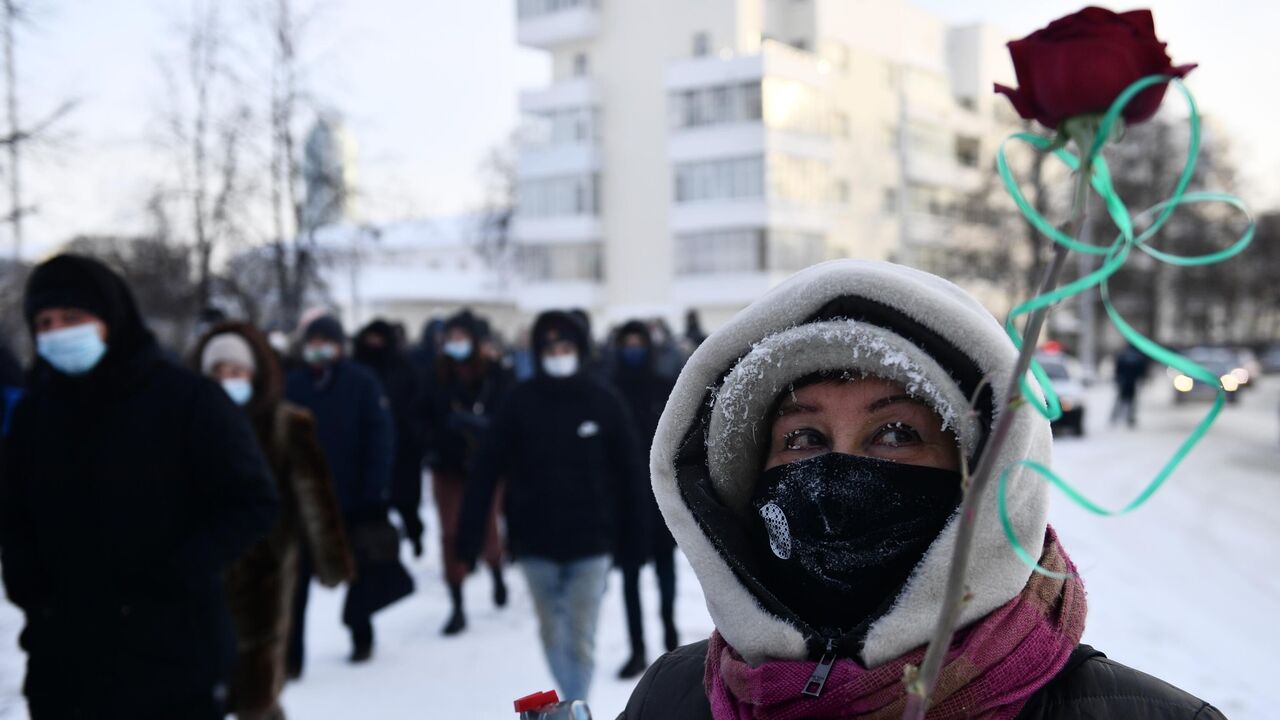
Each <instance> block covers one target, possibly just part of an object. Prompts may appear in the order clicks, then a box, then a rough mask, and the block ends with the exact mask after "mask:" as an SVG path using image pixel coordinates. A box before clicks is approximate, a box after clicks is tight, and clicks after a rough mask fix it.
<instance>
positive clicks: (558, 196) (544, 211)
mask: <svg viewBox="0 0 1280 720" xmlns="http://www.w3.org/2000/svg"><path fill="white" fill-rule="evenodd" d="M598 186H599V176H597V175H595V174H591V175H575V176H570V177H553V178H538V179H531V180H525V181H523V182H521V183H520V188H519V207H520V214H521V215H524V216H526V217H556V216H563V215H597V214H599V210H600V207H599V205H600V203H599V188H598Z"/></svg>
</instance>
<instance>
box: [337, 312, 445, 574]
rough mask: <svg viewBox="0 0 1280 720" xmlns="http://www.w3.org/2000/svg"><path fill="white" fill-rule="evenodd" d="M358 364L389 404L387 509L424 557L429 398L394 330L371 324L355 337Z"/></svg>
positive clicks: (386, 325) (384, 324)
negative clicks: (392, 443) (391, 439)
mask: <svg viewBox="0 0 1280 720" xmlns="http://www.w3.org/2000/svg"><path fill="white" fill-rule="evenodd" d="M352 357H353V359H354V360H355V361H356V363H357V364H359V365H362V366H364V367H365V369H367V370H369V371H370V372H372V373H373V374H374V375H375V376H376V377H377V378H378V381H379V382H380V383H382V390H383V392H384V393H385V394H386V398H387V401H388V402H389V403H390V405H391V419H392V422H393V423H394V425H395V438H396V450H395V459H394V461H393V462H392V465H391V507H392V508H394V509H395V511H396V515H398V516H400V523H401V525H402V526H403V528H404V536H405V540H407V541H408V542H409V545H410V547H412V548H413V555H414V557H421V556H422V535H423V533H424V532H425V527H424V526H423V524H422V516H421V515H420V512H419V511H420V508H421V506H422V459H423V454H424V453H425V443H426V432H427V430H426V415H427V399H426V397H424V394H423V388H422V383H421V382H420V380H419V376H418V373H417V372H416V370H415V368H414V367H413V365H412V363H410V362H409V358H408V356H407V355H406V353H405V351H404V344H403V342H402V341H401V339H400V334H399V333H398V332H397V331H396V329H395V327H394V326H392V325H391V324H390V323H388V322H386V321H385V320H374V321H373V322H371V323H369V324H368V325H365V326H364V327H363V328H361V330H360V332H358V333H356V339H355V352H354V353H353V355H352Z"/></svg>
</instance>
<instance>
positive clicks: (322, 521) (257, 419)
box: [193, 323, 355, 720]
mask: <svg viewBox="0 0 1280 720" xmlns="http://www.w3.org/2000/svg"><path fill="white" fill-rule="evenodd" d="M193 356H194V360H195V362H196V365H197V366H198V368H199V369H200V371H201V372H203V373H204V374H205V375H207V376H208V377H210V378H212V379H214V380H216V381H217V382H218V383H220V384H221V385H222V387H223V389H224V390H225V391H226V393H227V395H228V396H229V397H230V398H231V401H232V402H234V403H235V404H236V405H238V406H240V408H241V409H242V410H243V411H244V413H245V415H246V416H247V417H248V418H249V421H250V423H251V424H252V425H253V429H254V431H255V433H256V434H257V437H258V444H259V446H261V448H262V452H263V454H264V455H265V456H266V458H267V462H268V463H269V464H270V466H271V469H272V471H273V472H274V475H275V480H276V488H277V491H278V493H279V495H280V500H281V507H280V518H279V520H278V521H277V522H276V525H275V527H274V528H273V529H272V530H271V533H270V534H269V535H268V536H267V537H266V538H264V539H262V540H260V541H259V542H258V543H257V544H255V545H254V546H252V547H251V548H249V550H248V551H247V552H245V553H244V555H242V556H241V557H240V558H239V559H238V560H236V561H235V563H234V564H232V565H231V567H230V568H228V569H227V597H228V599H229V601H230V604H231V614H232V618H233V620H234V621H235V626H236V635H237V643H236V661H235V670H234V672H233V673H232V682H231V695H230V707H229V709H230V710H232V711H233V712H235V714H236V716H237V717H238V718H240V720H282V719H283V718H284V711H283V710H282V709H281V707H280V703H279V696H280V690H281V688H283V686H284V680H285V653H286V648H287V645H288V640H289V623H290V622H291V620H292V615H293V613H292V608H293V601H294V593H295V590H296V585H297V582H298V562H299V559H298V558H299V555H300V553H301V552H302V548H303V547H305V548H306V551H307V552H308V553H309V555H310V557H311V559H312V561H313V562H314V566H315V571H316V575H317V577H318V578H319V579H320V582H321V583H322V584H324V585H325V586H327V587H334V586H336V585H337V584H339V583H342V582H347V581H349V580H351V578H352V577H353V576H354V574H355V566H354V563H353V561H352V558H351V550H350V548H349V547H348V545H347V537H346V532H345V530H344V529H343V526H342V514H341V511H340V510H339V509H338V498H337V495H336V494H335V493H334V489H333V480H332V479H331V478H330V477H329V468H328V466H327V465H326V464H325V462H324V453H323V452H322V451H321V450H320V445H319V443H318V441H317V440H316V430H315V422H314V421H313V420H312V419H311V415H310V414H309V413H308V412H307V411H306V410H303V409H301V408H298V407H296V406H294V405H290V404H289V403H287V402H284V401H283V397H282V396H283V394H284V380H283V378H282V377H281V374H280V367H279V364H278V363H277V362H276V359H275V353H274V352H273V351H272V350H271V348H270V347H269V346H268V344H267V339H266V338H265V337H264V336H263V335H262V333H261V332H259V331H258V330H257V328H255V327H253V326H252V325H247V324H241V323H224V324H221V325H215V326H214V327H213V328H211V329H210V330H209V333H208V334H207V335H205V337H203V338H202V339H201V340H200V341H199V342H198V343H197V345H196V349H195V352H194V353H193Z"/></svg>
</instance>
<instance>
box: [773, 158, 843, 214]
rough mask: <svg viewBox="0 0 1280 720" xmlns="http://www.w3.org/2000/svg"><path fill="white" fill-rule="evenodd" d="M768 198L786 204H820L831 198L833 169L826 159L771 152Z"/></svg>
mask: <svg viewBox="0 0 1280 720" xmlns="http://www.w3.org/2000/svg"><path fill="white" fill-rule="evenodd" d="M767 172H768V177H767V180H768V186H769V199H770V200H774V201H778V202H780V203H782V204H784V205H794V206H799V207H818V206H822V205H825V204H827V203H828V202H829V201H830V192H831V185H830V177H831V173H830V169H829V167H828V165H827V163H826V162H824V161H822V160H815V159H813V158H805V157H798V156H795V155H788V154H785V153H779V152H775V153H769V163H768V168H767Z"/></svg>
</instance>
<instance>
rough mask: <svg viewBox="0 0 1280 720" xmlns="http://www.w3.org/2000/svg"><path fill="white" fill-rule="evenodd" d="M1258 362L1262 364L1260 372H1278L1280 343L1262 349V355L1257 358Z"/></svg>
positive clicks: (1279, 367)
mask: <svg viewBox="0 0 1280 720" xmlns="http://www.w3.org/2000/svg"><path fill="white" fill-rule="evenodd" d="M1259 364H1260V365H1262V372H1264V373H1267V374H1271V373H1280V343H1276V344H1275V345H1272V346H1271V347H1269V348H1267V349H1266V350H1263V351H1262V357H1261V358H1259Z"/></svg>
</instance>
